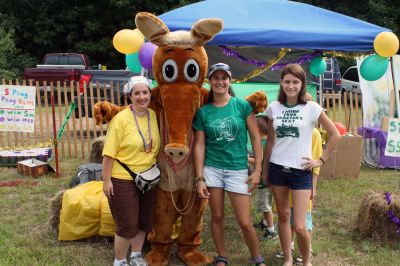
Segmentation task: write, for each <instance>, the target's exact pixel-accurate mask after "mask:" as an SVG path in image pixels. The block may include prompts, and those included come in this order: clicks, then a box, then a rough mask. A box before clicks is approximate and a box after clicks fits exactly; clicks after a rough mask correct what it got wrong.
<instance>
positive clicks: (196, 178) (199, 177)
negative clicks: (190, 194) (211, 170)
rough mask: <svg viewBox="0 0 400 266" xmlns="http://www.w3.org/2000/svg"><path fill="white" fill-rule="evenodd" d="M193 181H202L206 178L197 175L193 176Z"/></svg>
mask: <svg viewBox="0 0 400 266" xmlns="http://www.w3.org/2000/svg"><path fill="white" fill-rule="evenodd" d="M194 181H196V182H200V181H202V182H204V181H206V179H205V178H204V176H198V177H195V178H194Z"/></svg>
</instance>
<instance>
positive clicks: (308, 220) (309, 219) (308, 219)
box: [290, 208, 313, 231]
mask: <svg viewBox="0 0 400 266" xmlns="http://www.w3.org/2000/svg"><path fill="white" fill-rule="evenodd" d="M290 226H294V222H293V208H290ZM306 228H307V230H308V231H312V229H313V224H312V216H311V212H307V214H306Z"/></svg>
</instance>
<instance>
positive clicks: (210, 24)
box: [191, 18, 224, 46]
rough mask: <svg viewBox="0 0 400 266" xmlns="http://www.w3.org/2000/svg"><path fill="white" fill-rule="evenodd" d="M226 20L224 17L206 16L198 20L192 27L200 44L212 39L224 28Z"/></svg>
mask: <svg viewBox="0 0 400 266" xmlns="http://www.w3.org/2000/svg"><path fill="white" fill-rule="evenodd" d="M223 27H224V22H223V20H222V19H217V18H205V19H200V20H199V21H197V22H196V23H195V24H194V25H193V27H192V30H191V32H192V35H193V37H194V38H196V39H197V42H198V44H199V45H200V46H203V45H204V44H206V43H207V42H209V41H211V40H212V38H214V36H215V35H216V34H217V33H218V32H220V31H221V30H222V28H223Z"/></svg>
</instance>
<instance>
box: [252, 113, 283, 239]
mask: <svg viewBox="0 0 400 266" xmlns="http://www.w3.org/2000/svg"><path fill="white" fill-rule="evenodd" d="M256 119H257V125H258V129H259V132H260V136H261V143H262V146H263V147H264V146H265V145H266V143H267V142H266V139H267V129H268V123H267V117H266V116H265V114H263V113H260V114H257V115H256ZM248 162H249V169H250V171H251V169H252V168H253V165H254V158H253V157H252V156H249V158H248ZM272 202H273V198H272V192H271V188H270V187H267V186H266V185H265V184H263V183H261V184H260V185H258V187H257V191H256V211H257V212H258V213H262V214H263V219H262V220H261V221H260V222H259V223H257V224H254V226H255V227H256V228H259V229H262V230H263V231H264V230H265V231H264V232H263V236H262V238H261V239H262V240H272V239H274V238H276V237H277V236H278V233H277V232H276V231H275V227H274V218H273V214H272Z"/></svg>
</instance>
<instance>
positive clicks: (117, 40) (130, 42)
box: [113, 29, 144, 54]
mask: <svg viewBox="0 0 400 266" xmlns="http://www.w3.org/2000/svg"><path fill="white" fill-rule="evenodd" d="M143 44H144V38H143V35H142V34H141V33H140V32H139V31H135V30H129V29H124V30H120V31H118V32H117V33H116V34H115V35H114V38H113V45H114V48H115V49H116V50H117V51H118V52H120V53H123V54H133V53H136V52H137V51H139V49H140V47H142V45H143Z"/></svg>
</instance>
